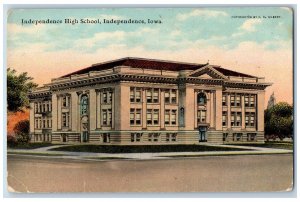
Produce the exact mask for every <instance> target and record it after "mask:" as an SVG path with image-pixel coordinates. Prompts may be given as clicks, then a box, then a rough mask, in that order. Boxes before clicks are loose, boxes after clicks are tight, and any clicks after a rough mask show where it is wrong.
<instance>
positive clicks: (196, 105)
mask: <svg viewBox="0 0 300 202" xmlns="http://www.w3.org/2000/svg"><path fill="white" fill-rule="evenodd" d="M197 94H198V93H197V91H195V92H194V127H195V128H197V127H198V123H197V122H198V121H197V118H198V103H197Z"/></svg>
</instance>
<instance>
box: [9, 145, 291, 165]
mask: <svg viewBox="0 0 300 202" xmlns="http://www.w3.org/2000/svg"><path fill="white" fill-rule="evenodd" d="M209 145H211V146H219V147H230V148H241V149H251V150H249V151H208V152H162V153H119V154H112V153H90V152H66V151H50V150H49V149H53V148H57V147H64V145H55V146H50V147H42V148H37V149H31V150H28V149H8V150H7V153H8V154H10V155H30V156H40V157H41V156H43V157H47V158H63V159H79V160H100V161H103V160H112V159H120V160H122V159H126V160H130V159H131V160H151V159H172V158H175V157H176V158H188V157H200V156H224V155H261V154H292V153H293V151H292V150H286V149H273V148H264V147H250V146H241V145H214V144H209ZM65 146H68V145H65Z"/></svg>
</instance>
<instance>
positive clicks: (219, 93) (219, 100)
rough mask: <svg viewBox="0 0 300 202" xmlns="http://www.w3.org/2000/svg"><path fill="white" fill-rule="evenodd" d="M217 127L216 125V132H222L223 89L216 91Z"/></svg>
mask: <svg viewBox="0 0 300 202" xmlns="http://www.w3.org/2000/svg"><path fill="white" fill-rule="evenodd" d="M215 95H216V96H215V100H214V103H215V110H216V111H215V117H216V118H215V120H216V122H215V125H216V130H222V109H223V108H222V89H218V90H216V94H215Z"/></svg>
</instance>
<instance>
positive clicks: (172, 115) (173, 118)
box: [165, 109, 177, 125]
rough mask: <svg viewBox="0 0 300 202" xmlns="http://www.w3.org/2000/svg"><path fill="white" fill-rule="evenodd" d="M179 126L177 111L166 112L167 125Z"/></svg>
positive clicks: (168, 110)
mask: <svg viewBox="0 0 300 202" xmlns="http://www.w3.org/2000/svg"><path fill="white" fill-rule="evenodd" d="M176 124H177V110H176V109H172V110H170V109H167V110H165V125H176Z"/></svg>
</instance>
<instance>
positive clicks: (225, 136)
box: [223, 133, 228, 142]
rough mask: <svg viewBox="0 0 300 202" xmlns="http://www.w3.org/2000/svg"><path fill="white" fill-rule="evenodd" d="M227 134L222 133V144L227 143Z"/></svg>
mask: <svg viewBox="0 0 300 202" xmlns="http://www.w3.org/2000/svg"><path fill="white" fill-rule="evenodd" d="M227 138H228V133H223V142H225V141H227Z"/></svg>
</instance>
